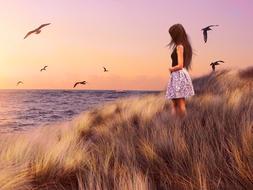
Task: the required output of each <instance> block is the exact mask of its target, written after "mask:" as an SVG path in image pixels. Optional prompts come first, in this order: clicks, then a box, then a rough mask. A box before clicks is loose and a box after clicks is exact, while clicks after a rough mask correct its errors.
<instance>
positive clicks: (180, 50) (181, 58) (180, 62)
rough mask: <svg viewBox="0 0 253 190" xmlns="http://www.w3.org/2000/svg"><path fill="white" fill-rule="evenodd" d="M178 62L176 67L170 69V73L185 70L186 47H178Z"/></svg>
mask: <svg viewBox="0 0 253 190" xmlns="http://www.w3.org/2000/svg"><path fill="white" fill-rule="evenodd" d="M177 60H178V61H177V62H178V64H177V65H176V66H174V67H171V68H169V70H170V72H174V71H178V70H181V69H183V67H184V46H183V45H178V46H177Z"/></svg>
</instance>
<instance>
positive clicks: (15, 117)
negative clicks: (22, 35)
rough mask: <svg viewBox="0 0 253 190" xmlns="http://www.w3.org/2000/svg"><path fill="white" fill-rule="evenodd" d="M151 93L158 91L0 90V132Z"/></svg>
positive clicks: (54, 120)
mask: <svg viewBox="0 0 253 190" xmlns="http://www.w3.org/2000/svg"><path fill="white" fill-rule="evenodd" d="M151 93H158V91H132V90H131V91H124V90H123V91H122V90H121V91H116V90H0V133H13V132H24V131H27V130H30V129H31V128H35V127H39V126H47V125H52V124H54V123H58V122H65V121H70V120H71V119H73V118H74V117H75V116H77V115H78V114H80V113H82V112H85V111H87V110H89V109H92V108H94V107H96V106H100V105H103V104H105V103H107V102H110V101H114V100H116V99H119V98H126V97H132V96H139V95H144V94H151ZM52 126H53V125H52Z"/></svg>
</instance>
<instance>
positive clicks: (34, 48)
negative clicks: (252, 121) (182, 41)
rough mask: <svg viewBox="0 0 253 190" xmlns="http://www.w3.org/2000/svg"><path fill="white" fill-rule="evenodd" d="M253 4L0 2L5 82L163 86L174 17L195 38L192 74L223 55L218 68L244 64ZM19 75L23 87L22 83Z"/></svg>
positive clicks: (252, 42)
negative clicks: (204, 31)
mask: <svg viewBox="0 0 253 190" xmlns="http://www.w3.org/2000/svg"><path fill="white" fill-rule="evenodd" d="M252 10H253V1H252V0H180V1H178V0H174V1H172V0H36V1H35V0H22V1H20V0H9V1H4V0H0V88H1V89H13V88H14V89H15V88H26V89H71V88H72V86H73V83H74V82H75V81H81V80H86V81H88V84H87V85H86V86H82V87H81V86H80V87H79V88H81V89H140V90H164V89H165V87H166V85H167V81H168V79H169V70H168V68H169V66H170V65H171V59H170V54H171V50H169V49H168V48H166V47H165V45H166V44H167V43H168V42H169V41H170V36H169V34H168V29H169V27H170V26H171V25H173V24H175V23H181V24H183V25H184V27H185V29H186V31H187V33H188V35H189V36H190V40H191V43H192V46H193V49H194V57H193V65H192V70H191V71H190V74H191V76H192V77H193V78H194V77H197V76H201V75H204V74H207V73H209V72H210V71H211V68H210V66H209V64H210V62H212V61H215V60H218V59H222V60H224V61H225V62H226V63H224V64H223V65H221V66H220V67H218V68H217V69H224V68H233V69H238V68H246V67H248V66H251V65H252V64H253V55H252V50H253V37H252V32H253V21H252V19H253V11H252ZM48 22H50V23H52V24H51V25H50V26H48V27H46V28H44V30H43V31H42V33H41V34H39V35H31V36H30V37H29V38H27V39H25V40H24V39H23V38H24V36H25V34H26V33H27V32H28V31H30V30H32V29H34V28H36V27H38V26H39V25H40V24H42V23H48ZM210 24H219V27H216V28H214V30H213V31H210V32H209V38H208V42H207V44H204V42H203V37H202V33H201V28H203V27H205V26H206V25H210ZM44 65H48V70H47V71H46V72H40V69H41V68H42V67H43V66H44ZM103 66H106V67H107V68H108V70H110V71H109V72H108V73H104V72H103V68H102V67H103ZM19 80H22V81H23V82H24V85H23V86H22V85H21V86H19V87H16V83H17V81H19Z"/></svg>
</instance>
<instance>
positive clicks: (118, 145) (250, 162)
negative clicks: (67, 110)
mask: <svg viewBox="0 0 253 190" xmlns="http://www.w3.org/2000/svg"><path fill="white" fill-rule="evenodd" d="M194 87H195V89H196V93H197V95H196V96H194V97H192V98H190V99H189V100H188V105H187V106H188V115H187V116H186V117H185V118H184V119H183V120H178V119H177V118H174V117H172V116H171V115H170V108H171V102H169V101H165V99H164V93H161V94H154V95H147V96H141V97H136V98H128V99H123V100H118V101H116V102H113V103H109V104H107V105H105V106H102V107H99V108H96V109H93V110H91V111H89V112H86V113H84V114H82V115H80V116H79V117H78V118H76V119H75V120H74V121H72V122H71V123H65V124H60V125H57V126H53V127H44V128H40V129H36V130H33V131H29V132H28V133H26V134H16V135H9V136H8V135H4V136H3V135H2V136H1V137H0V189H1V190H12V189H13V190H26V189H42V190H44V189H50V190H54V189H59V190H63V189H66V190H70V189H73V190H77V189H80V190H113V189H115V190H116V189H120V190H132V189H133V190H156V189H157V190H165V189H173V190H191V189H192V190H194V189H196V190H197V189H202V190H215V189H217V190H218V189H228V190H230V189H236V190H240V189H253V134H252V127H253V100H252V98H253V68H248V69H247V70H244V71H239V72H237V71H226V70H223V71H218V72H215V73H211V74H210V75H207V76H204V77H201V78H198V79H195V80H194Z"/></svg>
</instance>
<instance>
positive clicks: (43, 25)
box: [36, 23, 51, 30]
mask: <svg viewBox="0 0 253 190" xmlns="http://www.w3.org/2000/svg"><path fill="white" fill-rule="evenodd" d="M50 24H51V23H46V24H42V25H40V26H39V27H38V28H37V29H36V30H39V29H41V28H43V27H45V26H48V25H50Z"/></svg>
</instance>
